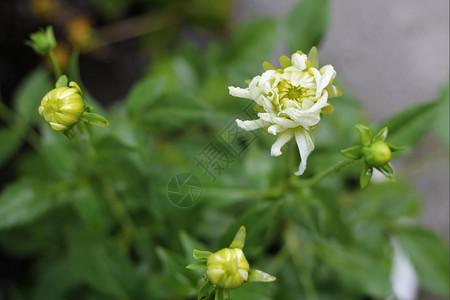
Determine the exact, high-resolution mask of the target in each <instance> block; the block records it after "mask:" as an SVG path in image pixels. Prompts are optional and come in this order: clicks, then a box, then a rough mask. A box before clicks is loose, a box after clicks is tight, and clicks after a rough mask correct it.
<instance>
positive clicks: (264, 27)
mask: <svg viewBox="0 0 450 300" xmlns="http://www.w3.org/2000/svg"><path fill="white" fill-rule="evenodd" d="M276 33H277V32H276V23H275V22H274V21H273V20H271V19H257V20H252V21H250V22H248V23H246V24H244V25H242V26H241V27H239V28H238V30H237V31H236V32H235V34H234V35H233V36H232V38H231V41H230V46H229V47H228V49H226V50H225V58H224V62H223V63H224V64H225V67H226V68H227V70H228V75H229V78H231V79H232V80H233V82H243V81H244V80H246V79H250V78H252V77H253V76H255V75H256V74H258V73H261V71H262V67H261V64H262V63H263V61H265V60H267V59H268V58H270V57H271V56H272V52H273V50H274V49H275V46H276V45H277V34H276ZM224 84H225V83H224Z"/></svg>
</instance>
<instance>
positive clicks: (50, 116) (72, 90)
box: [39, 82, 85, 130]
mask: <svg viewBox="0 0 450 300" xmlns="http://www.w3.org/2000/svg"><path fill="white" fill-rule="evenodd" d="M70 86H72V87H59V88H55V89H53V90H51V91H50V92H48V93H47V94H46V95H45V96H44V98H43V99H42V101H41V105H40V106H39V114H40V115H41V116H42V117H43V118H44V119H45V121H47V122H48V123H49V124H50V126H51V127H52V129H54V130H68V129H70V128H71V127H72V126H74V125H75V124H77V123H78V122H79V121H80V119H81V115H82V114H83V112H84V111H85V103H84V100H83V98H82V97H81V91H80V89H79V88H78V86H77V85H76V84H75V83H72V82H71V84H70Z"/></svg>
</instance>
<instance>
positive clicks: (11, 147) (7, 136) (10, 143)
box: [0, 128, 22, 166]
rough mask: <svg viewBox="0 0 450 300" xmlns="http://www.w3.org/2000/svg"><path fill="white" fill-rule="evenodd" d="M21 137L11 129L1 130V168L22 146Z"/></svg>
mask: <svg viewBox="0 0 450 300" xmlns="http://www.w3.org/2000/svg"><path fill="white" fill-rule="evenodd" d="M21 142H22V138H21V136H20V135H19V134H18V133H17V132H15V131H13V130H11V129H9V128H0V145H2V146H1V147H0V166H1V165H2V164H3V163H4V162H5V161H7V160H8V159H9V158H10V157H11V156H12V155H13V154H14V153H16V150H17V149H18V148H19V147H20V145H21V144H22V143H21Z"/></svg>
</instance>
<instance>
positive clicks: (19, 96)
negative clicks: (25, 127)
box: [13, 68, 53, 124]
mask: <svg viewBox="0 0 450 300" xmlns="http://www.w3.org/2000/svg"><path fill="white" fill-rule="evenodd" d="M52 86H53V84H52V83H51V80H50V78H49V76H48V73H47V71H46V70H45V69H44V68H37V69H35V70H34V71H32V72H31V73H30V74H28V75H27V77H25V79H24V80H23V81H22V82H21V83H20V84H19V86H18V87H17V88H16V91H15V94H14V97H13V107H14V109H15V110H16V112H17V114H18V115H19V116H20V117H21V118H22V121H24V122H25V123H32V124H33V123H35V122H36V121H37V120H38V119H39V113H38V107H39V105H40V103H41V100H42V98H43V97H44V96H45V94H46V93H47V92H49V91H50V90H51V89H52Z"/></svg>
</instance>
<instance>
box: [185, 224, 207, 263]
mask: <svg viewBox="0 0 450 300" xmlns="http://www.w3.org/2000/svg"><path fill="white" fill-rule="evenodd" d="M180 241H181V244H182V245H183V249H184V251H185V254H186V257H188V258H191V257H192V256H194V258H195V259H201V258H202V257H203V258H204V256H202V254H200V253H204V252H205V251H199V252H200V253H199V254H200V255H201V256H200V257H198V258H196V256H195V255H196V254H195V253H196V252H197V253H198V250H204V249H206V246H205V245H204V244H202V243H200V242H198V241H196V240H195V239H194V238H193V237H191V236H190V235H189V234H188V233H186V232H184V231H181V232H180ZM195 249H198V250H195ZM206 252H209V251H206ZM209 254H211V252H209ZM209 254H207V256H209ZM207 256H206V258H207Z"/></svg>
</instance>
